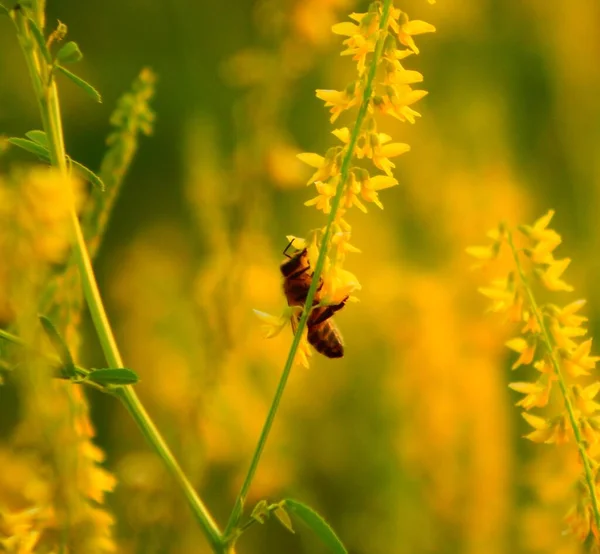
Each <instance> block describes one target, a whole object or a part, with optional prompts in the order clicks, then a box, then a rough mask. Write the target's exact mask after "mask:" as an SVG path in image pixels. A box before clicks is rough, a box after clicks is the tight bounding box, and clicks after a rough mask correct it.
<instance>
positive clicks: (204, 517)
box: [12, 9, 226, 554]
mask: <svg viewBox="0 0 600 554" xmlns="http://www.w3.org/2000/svg"><path fill="white" fill-rule="evenodd" d="M12 13H13V18H14V20H15V24H16V27H17V33H18V36H19V42H20V44H21V47H22V49H23V53H24V54H25V59H26V62H27V67H28V68H29V72H30V75H31V78H32V82H33V85H34V89H35V92H36V96H37V99H38V102H39V107H40V113H41V118H42V123H43V126H44V131H45V132H46V135H47V137H48V146H49V151H50V160H51V162H52V165H53V166H55V167H57V168H58V169H59V170H60V171H61V172H62V173H64V174H65V175H66V174H67V171H68V169H67V162H66V155H65V148H64V140H63V132H62V122H61V117H60V105H59V101H58V93H57V89H56V83H55V81H54V77H53V76H52V75H51V68H50V67H49V66H48V65H47V64H46V63H45V62H44V61H42V60H41V56H40V55H39V53H38V52H37V51H36V49H35V43H34V41H33V39H32V37H31V33H30V31H29V28H28V25H27V19H26V17H25V15H24V14H23V10H22V9H19V10H13V12H12ZM44 83H47V84H46V85H44ZM71 224H72V228H73V234H74V237H75V244H74V252H75V258H76V262H77V265H78V267H79V272H80V275H81V281H82V287H83V292H84V296H85V298H86V301H87V304H88V307H89V309H90V313H91V316H92V320H93V322H94V327H95V328H96V332H97V334H98V338H99V340H100V344H101V346H102V350H103V351H104V356H105V357H106V361H107V362H108V365H109V366H110V367H113V368H119V367H123V360H122V359H121V354H120V353H119V350H118V348H117V343H116V341H115V338H114V335H113V332H112V329H111V327H110V324H109V322H108V317H107V315H106V311H105V309H104V304H103V302H102V298H101V296H100V291H99V289H98V285H97V283H96V279H95V276H94V271H93V269H92V263H91V261H90V257H89V254H88V251H87V247H86V244H85V240H84V237H83V233H82V231H81V226H80V224H79V219H78V217H77V214H76V212H75V210H74V209H73V210H72V212H71ZM117 396H118V397H119V399H120V400H121V401H122V402H123V404H124V405H125V407H126V408H127V410H128V411H129V413H130V414H131V415H132V417H133V418H134V420H135V422H136V423H137V425H138V426H139V427H140V429H141V431H142V433H143V434H144V436H145V437H146V439H147V440H148V442H149V443H150V445H151V446H152V447H153V448H154V450H155V451H156V453H157V454H158V455H159V456H160V457H161V458H162V460H163V463H164V464H165V466H166V467H167V469H168V470H169V472H170V473H171V475H172V476H173V477H174V479H175V481H176V482H177V484H178V485H179V487H180V488H181V489H182V491H183V493H184V495H185V497H186V500H187V501H188V504H189V505H190V508H191V509H192V512H193V514H194V516H195V517H196V520H197V521H198V523H199V525H200V527H201V529H202V531H203V532H204V534H205V536H206V538H207V540H208V542H209V543H210V546H211V548H212V550H213V551H214V552H215V554H218V553H223V552H225V551H226V550H225V546H224V545H223V543H222V539H221V532H220V530H219V527H218V525H217V523H216V522H215V521H214V519H213V518H212V516H211V514H210V512H209V511H208V509H207V508H206V506H205V505H204V503H203V502H202V500H201V499H200V498H199V497H198V495H197V494H196V492H195V491H194V488H193V487H192V485H191V483H190V482H189V480H188V478H187V477H186V475H185V473H184V472H183V470H182V469H181V467H180V466H179V464H178V462H177V460H176V459H175V457H174V456H173V454H172V452H171V450H170V449H169V447H168V446H167V445H166V443H165V441H164V439H163V438H162V436H161V435H160V433H159V431H158V429H157V428H156V426H155V425H154V423H153V422H152V420H151V418H150V416H149V415H148V413H147V412H146V410H145V409H144V407H143V405H142V403H141V402H140V400H139V398H138V396H137V394H136V392H135V391H134V389H133V388H132V387H131V386H126V387H122V388H120V389H119V390H118V393H117Z"/></svg>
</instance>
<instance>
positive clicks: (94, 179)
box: [69, 158, 105, 191]
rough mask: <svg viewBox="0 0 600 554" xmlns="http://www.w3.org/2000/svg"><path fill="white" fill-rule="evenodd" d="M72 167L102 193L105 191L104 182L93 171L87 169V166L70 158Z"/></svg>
mask: <svg viewBox="0 0 600 554" xmlns="http://www.w3.org/2000/svg"><path fill="white" fill-rule="evenodd" d="M69 160H70V162H71V165H72V166H73V167H74V168H75V171H77V172H78V173H81V176H82V177H83V178H84V179H85V180H86V181H89V182H90V183H92V185H94V186H95V187H96V188H98V189H100V190H101V191H104V190H105V186H104V181H102V179H100V177H98V175H96V174H95V173H94V172H93V171H92V170H91V169H88V168H87V167H85V165H83V164H80V163H79V162H76V161H75V160H74V159H73V158H69Z"/></svg>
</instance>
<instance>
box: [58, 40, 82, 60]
mask: <svg viewBox="0 0 600 554" xmlns="http://www.w3.org/2000/svg"><path fill="white" fill-rule="evenodd" d="M81 58H83V54H82V53H81V50H79V46H78V45H77V43H76V42H73V41H72V40H71V41H69V42H67V44H65V45H64V46H63V47H62V48H61V49H60V50H59V51H58V52H57V54H56V59H57V60H58V61H59V63H75V62H78V61H79V60H80V59H81Z"/></svg>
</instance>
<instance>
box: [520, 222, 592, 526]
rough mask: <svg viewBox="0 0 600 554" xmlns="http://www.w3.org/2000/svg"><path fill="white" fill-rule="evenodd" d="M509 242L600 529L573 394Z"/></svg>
mask: <svg viewBox="0 0 600 554" xmlns="http://www.w3.org/2000/svg"><path fill="white" fill-rule="evenodd" d="M508 244H509V245H510V248H511V250H512V254H513V257H514V260H515V265H516V266H517V271H518V273H519V278H520V279H521V284H522V285H523V288H524V289H525V291H526V293H527V298H528V300H529V305H530V307H531V310H532V311H533V313H534V315H535V319H536V321H537V324H538V325H539V327H540V329H541V330H542V338H543V340H544V346H545V347H546V351H547V352H548V356H549V357H550V360H551V361H552V368H553V369H554V374H555V375H556V379H557V381H558V386H559V388H560V392H561V394H562V396H563V400H564V403H565V408H566V410H567V414H568V415H569V422H570V424H571V428H572V429H573V435H575V442H576V443H577V450H578V451H579V457H580V458H581V463H582V465H583V472H584V474H585V480H586V483H587V487H588V491H589V494H590V499H591V503H592V511H593V513H594V522H595V524H596V529H600V508H599V506H598V497H597V495H596V485H595V479H594V475H593V471H592V467H591V464H590V458H589V456H588V453H587V451H586V449H585V441H584V439H583V437H582V435H581V429H580V428H579V424H578V423H577V418H576V416H575V409H574V408H573V402H572V401H571V395H570V394H569V388H568V386H567V383H566V381H565V378H564V376H563V373H562V370H561V368H560V363H559V361H558V358H557V356H556V352H555V350H554V348H553V347H552V341H551V340H550V333H549V331H548V327H547V326H546V323H545V321H544V318H543V316H542V312H541V310H540V308H539V306H538V304H537V302H536V300H535V296H534V295H533V291H532V290H531V287H530V286H529V282H528V280H527V277H526V276H525V272H524V271H523V267H522V266H521V261H520V260H519V256H518V253H517V249H516V248H515V245H514V242H513V239H512V235H511V233H510V232H509V233H508Z"/></svg>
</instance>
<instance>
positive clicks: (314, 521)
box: [281, 498, 348, 554]
mask: <svg viewBox="0 0 600 554" xmlns="http://www.w3.org/2000/svg"><path fill="white" fill-rule="evenodd" d="M281 504H282V505H284V506H286V507H287V508H289V510H290V512H292V513H293V514H294V515H295V516H296V517H298V518H299V519H301V520H302V521H303V522H304V523H305V524H306V525H307V526H308V527H309V528H310V529H311V530H312V531H313V532H314V533H315V534H316V535H317V536H318V537H319V538H320V539H321V540H322V541H323V543H324V544H325V545H326V546H327V547H329V550H331V551H332V552H335V554H348V551H347V550H346V548H345V547H344V545H343V544H342V541H340V539H339V538H338V536H337V535H336V534H335V532H334V531H333V529H332V528H331V527H329V525H328V524H327V522H326V521H325V520H324V519H323V518H322V517H321V516H320V515H319V514H318V513H317V512H315V511H314V510H313V509H312V508H309V507H308V506H307V505H306V504H302V502H298V501H297V500H293V499H291V498H286V499H285V500H284V501H283V502H282V503H281Z"/></svg>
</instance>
